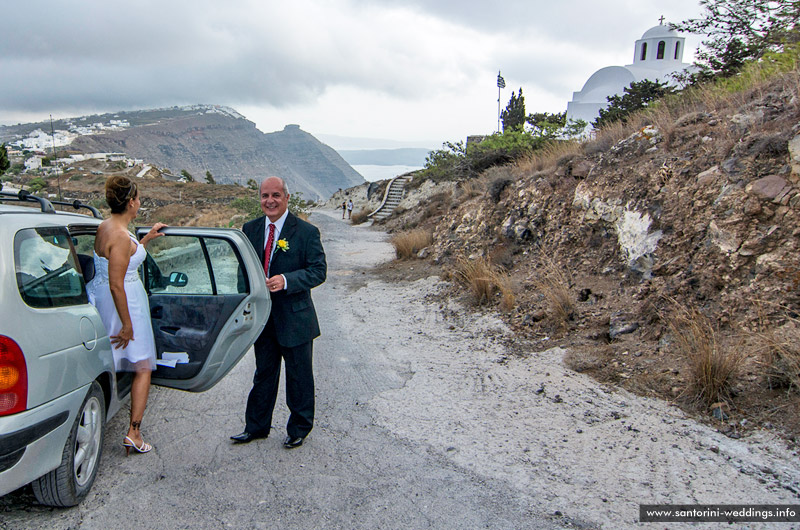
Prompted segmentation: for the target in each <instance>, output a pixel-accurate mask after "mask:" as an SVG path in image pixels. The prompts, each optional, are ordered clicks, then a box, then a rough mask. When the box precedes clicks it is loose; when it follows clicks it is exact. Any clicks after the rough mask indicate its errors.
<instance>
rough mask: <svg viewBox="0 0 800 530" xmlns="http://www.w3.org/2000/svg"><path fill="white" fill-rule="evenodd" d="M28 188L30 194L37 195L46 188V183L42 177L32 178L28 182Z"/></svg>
mask: <svg viewBox="0 0 800 530" xmlns="http://www.w3.org/2000/svg"><path fill="white" fill-rule="evenodd" d="M28 188H29V190H30V191H31V193H39V192H40V191H42V190H43V189H45V188H47V181H45V180H44V179H43V178H42V177H36V178H32V179H31V180H29V181H28Z"/></svg>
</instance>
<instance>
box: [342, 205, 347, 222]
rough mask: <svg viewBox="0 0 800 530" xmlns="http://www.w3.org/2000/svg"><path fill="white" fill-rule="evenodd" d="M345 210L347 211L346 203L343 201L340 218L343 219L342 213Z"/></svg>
mask: <svg viewBox="0 0 800 530" xmlns="http://www.w3.org/2000/svg"><path fill="white" fill-rule="evenodd" d="M346 211H347V203H346V202H343V203H342V219H344V214H345V212H346Z"/></svg>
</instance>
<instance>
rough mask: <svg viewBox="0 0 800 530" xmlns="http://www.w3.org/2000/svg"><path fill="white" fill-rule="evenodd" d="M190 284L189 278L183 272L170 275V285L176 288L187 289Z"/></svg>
mask: <svg viewBox="0 0 800 530" xmlns="http://www.w3.org/2000/svg"><path fill="white" fill-rule="evenodd" d="M187 283H189V277H188V276H186V274H184V273H182V272H171V273H170V274H169V285H174V286H175V287H186V284H187Z"/></svg>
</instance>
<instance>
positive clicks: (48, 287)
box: [14, 227, 89, 308]
mask: <svg viewBox="0 0 800 530" xmlns="http://www.w3.org/2000/svg"><path fill="white" fill-rule="evenodd" d="M14 263H15V267H16V273H17V286H18V288H19V293H20V295H22V299H23V300H24V301H25V303H26V304H28V305H29V306H31V307H37V308H46V307H63V306H70V305H79V304H86V303H88V302H89V301H88V298H87V296H86V286H85V284H84V281H83V276H82V275H81V273H80V272H79V270H78V267H77V265H76V262H75V250H74V249H73V247H72V240H71V239H70V236H69V233H68V232H67V229H66V228H65V227H48V228H28V229H25V230H20V231H19V232H17V234H16V236H14Z"/></svg>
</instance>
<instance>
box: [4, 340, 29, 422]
mask: <svg viewBox="0 0 800 530" xmlns="http://www.w3.org/2000/svg"><path fill="white" fill-rule="evenodd" d="M27 406H28V368H27V366H26V365H25V357H24V356H23V355H22V350H21V349H20V347H19V345H18V344H17V343H16V342H14V341H13V340H11V339H10V338H8V337H5V336H3V335H0V416H7V415H9V414H15V413H17V412H22V411H23V410H25V409H26V408H27Z"/></svg>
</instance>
